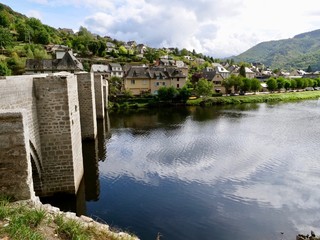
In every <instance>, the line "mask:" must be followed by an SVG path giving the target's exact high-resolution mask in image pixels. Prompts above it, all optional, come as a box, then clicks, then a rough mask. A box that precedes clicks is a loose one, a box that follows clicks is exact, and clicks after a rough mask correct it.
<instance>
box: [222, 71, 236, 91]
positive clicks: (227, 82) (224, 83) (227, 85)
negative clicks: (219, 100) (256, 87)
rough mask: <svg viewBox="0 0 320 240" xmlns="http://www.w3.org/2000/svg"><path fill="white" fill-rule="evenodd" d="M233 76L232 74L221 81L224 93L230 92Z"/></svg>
mask: <svg viewBox="0 0 320 240" xmlns="http://www.w3.org/2000/svg"><path fill="white" fill-rule="evenodd" d="M234 79H235V76H232V75H231V77H229V78H227V79H225V80H223V81H222V86H224V87H225V89H226V93H230V92H231V88H232V87H233V86H234Z"/></svg>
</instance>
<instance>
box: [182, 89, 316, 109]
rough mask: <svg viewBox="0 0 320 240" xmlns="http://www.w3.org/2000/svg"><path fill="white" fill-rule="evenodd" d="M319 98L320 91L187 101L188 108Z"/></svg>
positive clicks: (258, 94)
mask: <svg viewBox="0 0 320 240" xmlns="http://www.w3.org/2000/svg"><path fill="white" fill-rule="evenodd" d="M318 98H320V91H305V92H288V93H272V94H264V93H257V94H253V95H245V96H222V97H207V98H198V99H194V100H188V101H187V102H186V104H187V105H188V106H212V105H226V104H242V103H262V102H281V101H298V100H307V99H318Z"/></svg>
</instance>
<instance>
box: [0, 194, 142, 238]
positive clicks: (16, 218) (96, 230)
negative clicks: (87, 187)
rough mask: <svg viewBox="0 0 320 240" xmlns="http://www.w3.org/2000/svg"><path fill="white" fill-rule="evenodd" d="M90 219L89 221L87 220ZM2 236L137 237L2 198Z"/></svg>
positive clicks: (0, 202)
mask: <svg viewBox="0 0 320 240" xmlns="http://www.w3.org/2000/svg"><path fill="white" fill-rule="evenodd" d="M88 219H89V220H88ZM0 239H8V240H9V239H10V240H15V239H16V240H21V239H32V240H56V239H57V240H73V239H77V240H87V239H97V240H136V239H137V238H135V237H131V236H129V235H128V234H125V233H115V232H112V231H110V230H109V226H108V225H104V224H100V223H97V222H94V221H93V220H92V219H90V218H87V217H82V218H78V217H73V218H71V217H68V215H67V214H65V213H62V212H54V213H53V212H50V211H48V210H46V209H45V208H41V207H40V208H38V207H35V206H33V205H32V204H30V203H10V202H9V201H8V200H7V199H5V198H0Z"/></svg>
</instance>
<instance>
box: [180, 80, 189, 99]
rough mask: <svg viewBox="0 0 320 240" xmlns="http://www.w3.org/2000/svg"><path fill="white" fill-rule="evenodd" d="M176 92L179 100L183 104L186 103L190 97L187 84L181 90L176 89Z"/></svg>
mask: <svg viewBox="0 0 320 240" xmlns="http://www.w3.org/2000/svg"><path fill="white" fill-rule="evenodd" d="M178 92H179V98H180V99H181V100H182V101H184V102H185V101H187V100H188V99H189V97H190V96H191V89H189V88H188V86H187V84H186V85H184V86H183V87H182V88H180V89H178Z"/></svg>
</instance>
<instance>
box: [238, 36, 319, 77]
mask: <svg viewBox="0 0 320 240" xmlns="http://www.w3.org/2000/svg"><path fill="white" fill-rule="evenodd" d="M234 60H235V61H244V62H260V63H263V64H265V65H266V66H269V67H270V68H271V69H286V70H291V69H304V70H306V69H308V67H309V66H311V69H312V70H313V71H316V70H320V30H315V31H312V32H306V33H302V34H299V35H296V36H294V37H293V38H290V39H284V40H279V41H269V42H262V43H259V44H258V45H256V46H254V47H252V48H250V49H249V50H247V51H245V52H244V53H242V54H240V55H238V56H236V57H234Z"/></svg>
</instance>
